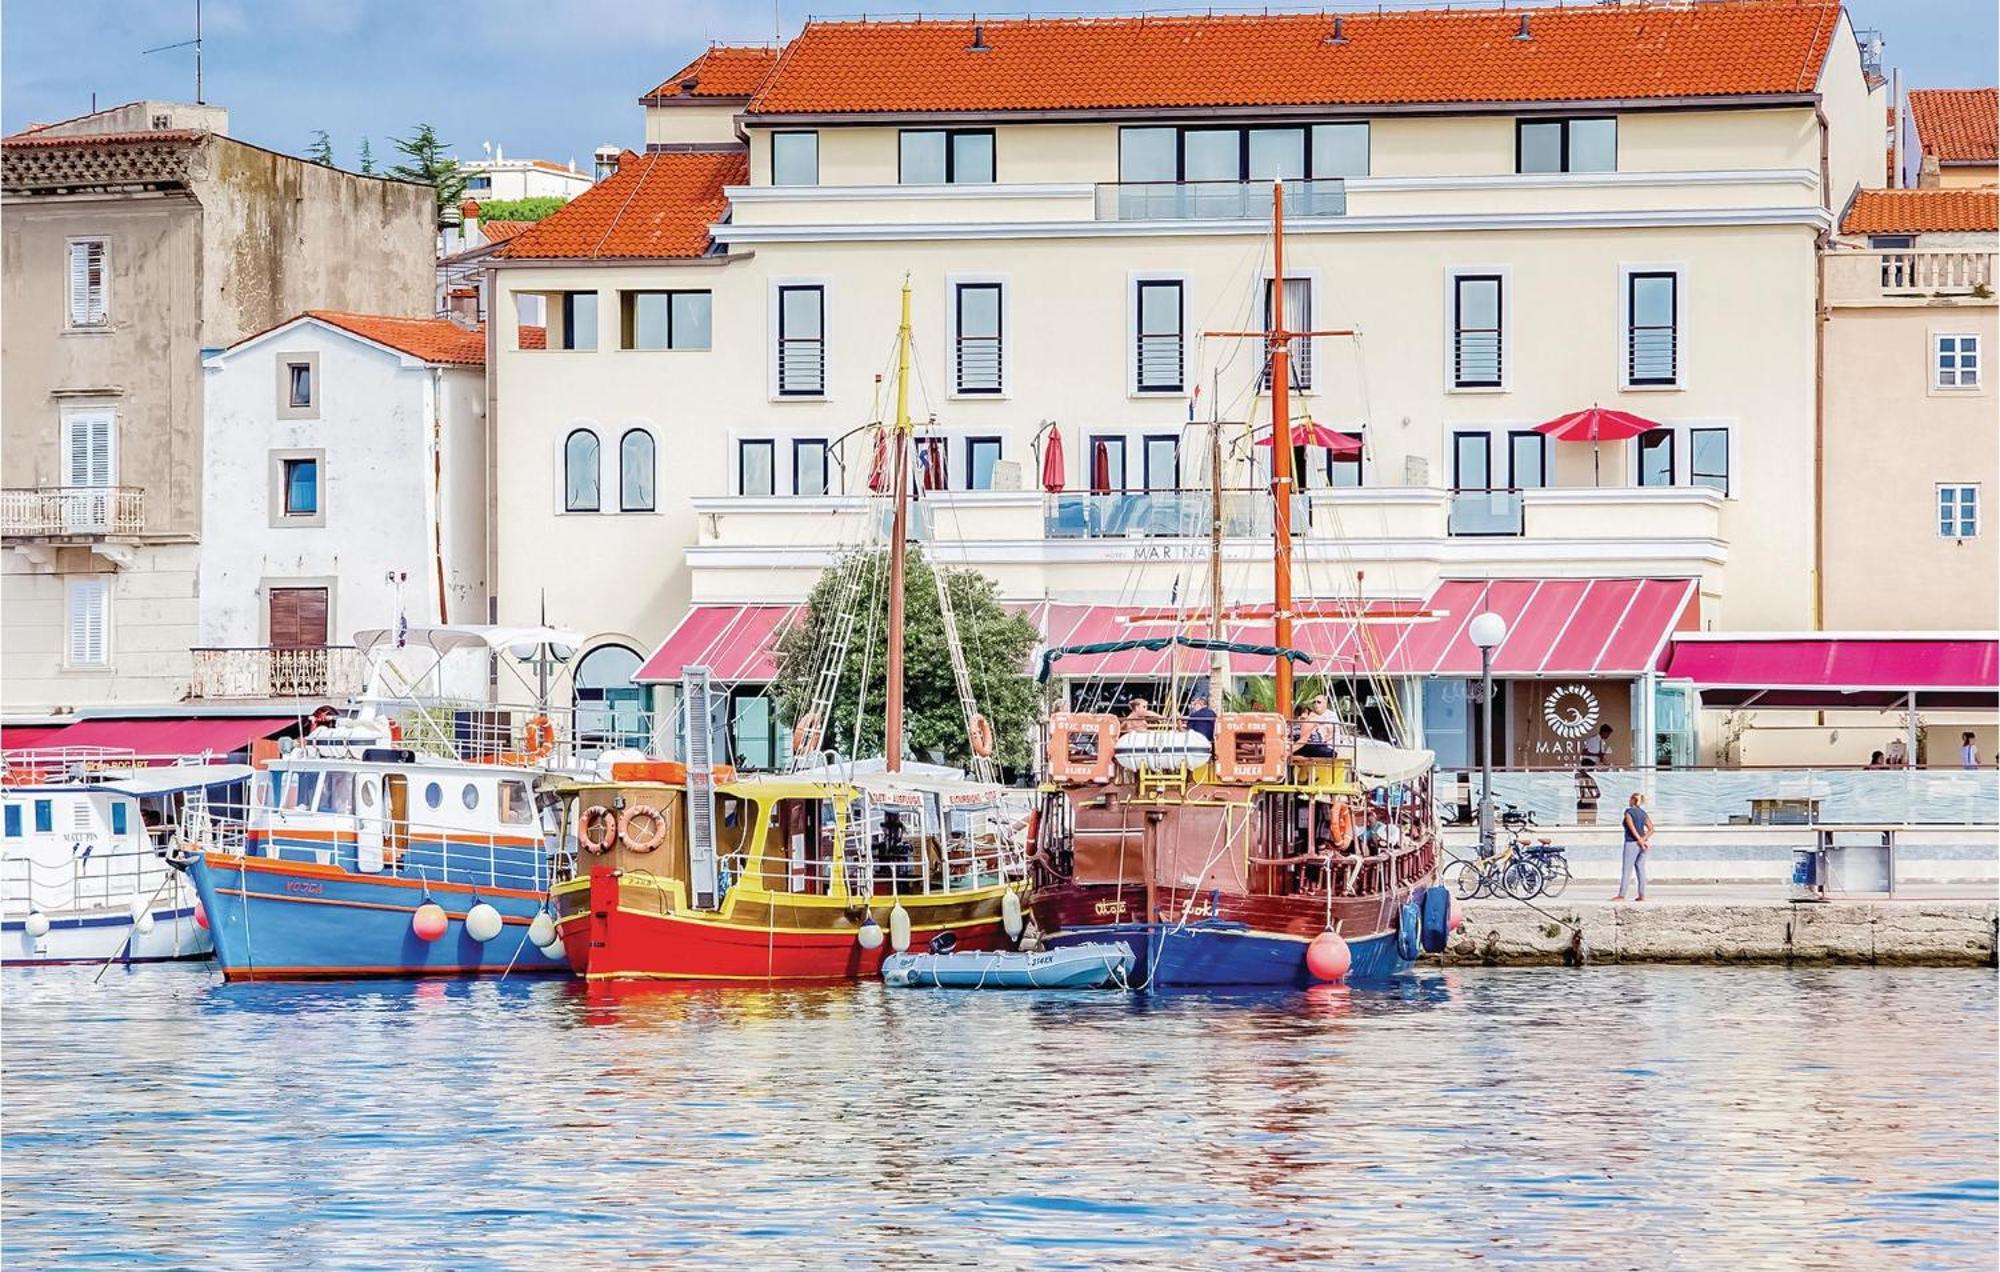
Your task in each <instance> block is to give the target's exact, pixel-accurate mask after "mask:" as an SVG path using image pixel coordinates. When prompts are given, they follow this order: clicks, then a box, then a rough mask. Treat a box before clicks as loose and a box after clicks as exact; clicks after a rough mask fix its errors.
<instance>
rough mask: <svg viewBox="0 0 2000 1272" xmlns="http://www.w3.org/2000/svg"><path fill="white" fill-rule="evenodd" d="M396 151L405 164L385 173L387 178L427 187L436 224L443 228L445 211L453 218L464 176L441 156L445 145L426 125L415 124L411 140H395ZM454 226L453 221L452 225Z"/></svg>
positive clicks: (463, 184) (463, 186) (403, 138)
mask: <svg viewBox="0 0 2000 1272" xmlns="http://www.w3.org/2000/svg"><path fill="white" fill-rule="evenodd" d="M394 140H395V143H396V149H397V150H398V151H400V152H401V153H402V154H403V155H404V156H405V157H406V158H407V159H408V160H409V162H407V163H399V164H396V165H394V166H393V167H391V168H390V169H389V175H390V176H392V177H395V178H396V179H397V180H399V181H414V182H416V183H418V184H419V185H427V186H429V187H430V188H431V189H432V190H433V191H435V192H436V194H437V222H438V224H439V225H443V224H445V214H446V212H447V211H449V212H450V213H451V215H452V216H453V217H454V218H456V216H457V215H458V201H459V198H460V196H462V195H463V194H464V193H465V174H464V173H462V172H460V171H459V170H458V160H456V159H453V158H452V157H451V156H450V155H447V154H446V153H445V151H446V150H448V149H450V145H449V143H447V142H443V141H439V140H438V135H437V130H436V129H434V128H432V127H431V126H430V125H429V124H418V125H417V133H416V136H414V137H399V138H395V139H394ZM453 223H454V224H455V223H456V222H455V220H454V222H453Z"/></svg>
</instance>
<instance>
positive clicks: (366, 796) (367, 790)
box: [361, 778, 375, 808]
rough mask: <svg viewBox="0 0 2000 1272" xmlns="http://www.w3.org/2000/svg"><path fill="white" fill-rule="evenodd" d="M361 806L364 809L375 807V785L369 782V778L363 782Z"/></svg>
mask: <svg viewBox="0 0 2000 1272" xmlns="http://www.w3.org/2000/svg"><path fill="white" fill-rule="evenodd" d="M361 806H362V807H363V808H373V807H375V783H373V782H371V781H369V780H368V779H367V778H363V779H362V780H361Z"/></svg>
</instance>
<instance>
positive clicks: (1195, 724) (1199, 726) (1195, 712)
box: [1187, 693, 1215, 746]
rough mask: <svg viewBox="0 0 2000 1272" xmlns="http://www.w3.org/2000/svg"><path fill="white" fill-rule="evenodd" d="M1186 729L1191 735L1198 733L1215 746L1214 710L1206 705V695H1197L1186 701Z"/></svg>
mask: <svg viewBox="0 0 2000 1272" xmlns="http://www.w3.org/2000/svg"><path fill="white" fill-rule="evenodd" d="M1187 727H1188V731H1189V732H1191V733H1199V734H1201V736H1203V737H1205V738H1207V739H1208V742H1209V745H1210V746H1213V745H1215V708H1214V707H1211V706H1209V705H1208V695H1207V694H1204V693H1198V694H1196V695H1195V696H1194V697H1192V698H1190V699H1188V713H1187Z"/></svg>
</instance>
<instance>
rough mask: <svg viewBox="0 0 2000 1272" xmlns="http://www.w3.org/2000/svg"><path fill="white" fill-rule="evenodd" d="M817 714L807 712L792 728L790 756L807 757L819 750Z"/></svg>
mask: <svg viewBox="0 0 2000 1272" xmlns="http://www.w3.org/2000/svg"><path fill="white" fill-rule="evenodd" d="M819 735H820V720H819V712H817V711H808V712H806V713H805V714H804V715H802V716H800V717H799V722H798V723H797V724H795V725H793V726H792V754H794V755H807V754H810V753H811V752H814V751H817V750H819Z"/></svg>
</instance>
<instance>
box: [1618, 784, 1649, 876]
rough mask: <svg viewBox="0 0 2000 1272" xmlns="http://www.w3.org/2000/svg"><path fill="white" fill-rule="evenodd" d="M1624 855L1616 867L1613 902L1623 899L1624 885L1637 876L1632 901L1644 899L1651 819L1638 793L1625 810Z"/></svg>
mask: <svg viewBox="0 0 2000 1272" xmlns="http://www.w3.org/2000/svg"><path fill="white" fill-rule="evenodd" d="M1624 820H1625V855H1624V859H1623V860H1622V861H1621V862H1620V863H1619V866H1618V895H1617V896H1615V897H1613V898H1611V899H1612V900H1613V901H1623V900H1624V899H1625V883H1626V881H1627V880H1628V879H1630V878H1632V877H1634V876H1637V877H1638V880H1639V891H1638V894H1637V895H1635V896H1634V897H1633V898H1632V899H1633V900H1634V901H1644V900H1645V899H1646V850H1647V849H1649V848H1651V847H1652V846H1653V818H1652V815H1651V814H1649V813H1648V812H1647V811H1646V797H1645V796H1644V795H1641V794H1640V793H1639V792H1638V791H1633V792H1632V801H1631V803H1630V804H1628V805H1627V806H1626V808H1625V819H1624Z"/></svg>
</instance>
